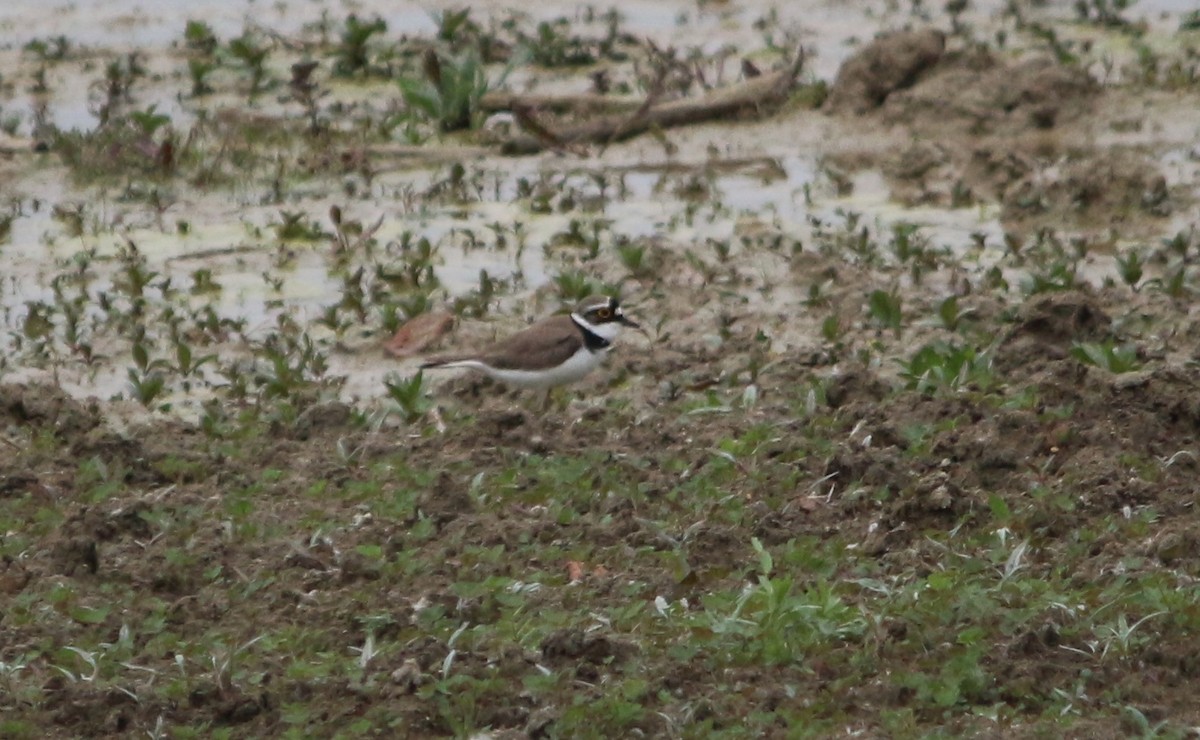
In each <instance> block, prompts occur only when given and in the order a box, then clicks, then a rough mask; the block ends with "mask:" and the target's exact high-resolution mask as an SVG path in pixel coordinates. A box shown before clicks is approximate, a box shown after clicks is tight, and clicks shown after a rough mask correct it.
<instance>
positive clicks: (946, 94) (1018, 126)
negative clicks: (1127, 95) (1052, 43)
mask: <svg viewBox="0 0 1200 740" xmlns="http://www.w3.org/2000/svg"><path fill="white" fill-rule="evenodd" d="M1098 94H1099V87H1098V86H1097V85H1096V83H1095V81H1093V80H1092V78H1091V77H1089V76H1088V75H1087V73H1086V72H1085V71H1083V70H1082V69H1079V68H1076V67H1067V66H1063V65H1060V64H1058V63H1057V62H1055V61H1054V60H1052V59H1049V58H1045V57H1038V58H1034V59H1030V60H1028V61H1023V62H1019V63H1016V64H1008V63H1006V62H1004V61H1002V60H1000V59H997V58H996V57H995V56H993V55H992V54H990V53H988V52H977V51H968V52H959V53H954V54H947V55H945V56H944V57H942V58H941V59H940V61H939V63H938V64H937V65H936V66H935V67H933V68H932V69H930V70H929V71H928V72H927V73H926V74H925V75H923V76H922V77H921V78H920V80H918V81H917V82H916V84H913V85H912V86H911V87H909V88H908V89H905V90H902V91H899V92H897V93H896V94H895V95H891V96H889V97H888V99H887V100H886V103H885V104H884V105H883V106H882V107H881V108H880V109H879V112H878V116H879V118H880V119H881V120H882V121H883V122H884V123H886V124H889V125H907V126H911V127H913V128H914V129H915V130H919V131H934V130H941V131H944V132H946V133H951V132H954V133H958V134H968V135H970V136H974V137H979V136H984V135H995V134H1006V135H1012V134H1017V133H1022V132H1025V131H1028V130H1030V129H1051V128H1054V127H1056V126H1058V125H1060V124H1063V123H1066V122H1069V121H1073V120H1076V119H1078V118H1079V117H1080V116H1082V115H1084V114H1086V113H1087V112H1088V111H1089V110H1090V109H1091V106H1092V103H1093V101H1094V99H1095V98H1096V96H1097V95H1098Z"/></svg>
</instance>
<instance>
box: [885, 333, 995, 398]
mask: <svg viewBox="0 0 1200 740" xmlns="http://www.w3.org/2000/svg"><path fill="white" fill-rule="evenodd" d="M900 365H901V368H902V370H901V372H900V376H901V377H902V378H904V379H905V381H906V383H907V385H908V387H909V388H913V389H915V390H919V391H921V392H924V393H932V392H934V391H936V390H938V389H941V388H947V389H951V390H954V389H958V388H962V387H964V386H967V385H975V386H977V387H979V388H982V389H985V390H986V389H987V388H989V387H990V386H991V384H992V382H993V378H992V356H991V353H990V352H986V351H984V352H980V351H978V350H976V349H975V348H974V347H968V346H963V345H957V344H947V343H945V342H934V343H932V344H927V345H925V346H924V347H922V348H921V349H919V350H917V352H916V353H915V354H914V355H913V356H912V357H911V358H909V359H908V360H901V361H900Z"/></svg>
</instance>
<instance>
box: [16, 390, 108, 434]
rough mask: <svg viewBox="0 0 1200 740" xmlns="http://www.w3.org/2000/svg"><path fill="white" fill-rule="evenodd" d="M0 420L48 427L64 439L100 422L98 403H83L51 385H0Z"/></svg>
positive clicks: (85, 431) (89, 428) (91, 427)
mask: <svg viewBox="0 0 1200 740" xmlns="http://www.w3.org/2000/svg"><path fill="white" fill-rule="evenodd" d="M0 423H8V424H17V425H32V426H36V427H39V428H45V427H49V428H51V429H53V430H54V432H55V433H57V434H60V435H62V436H63V437H64V438H70V437H77V436H81V435H82V434H85V433H87V432H89V431H91V430H93V429H95V428H96V427H98V426H100V425H101V423H102V418H101V416H100V412H99V410H98V408H97V406H96V405H95V404H94V403H93V404H90V405H87V406H85V405H84V404H82V403H80V402H79V401H77V400H75V399H74V398H71V397H70V396H68V395H67V393H66V391H64V390H62V389H61V388H55V387H54V386H51V385H0Z"/></svg>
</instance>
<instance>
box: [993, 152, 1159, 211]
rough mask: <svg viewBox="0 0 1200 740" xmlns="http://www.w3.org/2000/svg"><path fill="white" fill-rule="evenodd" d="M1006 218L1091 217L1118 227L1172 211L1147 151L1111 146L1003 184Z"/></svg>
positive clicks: (1156, 168) (1157, 171)
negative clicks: (1101, 154) (1100, 153)
mask: <svg viewBox="0 0 1200 740" xmlns="http://www.w3.org/2000/svg"><path fill="white" fill-rule="evenodd" d="M1002 199H1003V205H1004V208H1003V212H1002V218H1003V219H1004V220H1005V221H1007V222H1010V223H1029V224H1043V223H1047V222H1056V221H1057V222H1061V221H1067V222H1080V223H1082V222H1086V223H1087V224H1089V225H1090V226H1091V227H1093V228H1096V227H1102V226H1103V227H1116V226H1119V225H1121V224H1124V223H1128V222H1131V221H1134V220H1135V219H1137V218H1138V217H1139V216H1149V217H1155V218H1160V217H1164V216H1168V215H1170V214H1171V211H1172V205H1171V201H1170V194H1169V192H1168V190H1167V181H1166V179H1165V178H1164V177H1163V175H1162V173H1161V172H1159V170H1158V167H1157V166H1156V165H1155V164H1153V163H1151V162H1149V161H1148V160H1147V159H1146V157H1145V155H1143V154H1139V153H1136V152H1132V151H1128V150H1125V151H1122V150H1108V151H1107V152H1106V156H1104V157H1093V156H1084V157H1081V158H1077V159H1076V158H1072V159H1068V160H1067V161H1066V162H1064V163H1063V164H1061V165H1054V166H1051V167H1047V168H1045V169H1042V170H1039V171H1036V172H1030V173H1027V174H1026V175H1025V176H1024V177H1022V178H1021V179H1020V180H1018V181H1017V182H1015V183H1013V184H1012V186H1011V187H1005V188H1003V192H1002Z"/></svg>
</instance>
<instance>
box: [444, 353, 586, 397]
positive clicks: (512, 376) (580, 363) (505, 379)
mask: <svg viewBox="0 0 1200 740" xmlns="http://www.w3.org/2000/svg"><path fill="white" fill-rule="evenodd" d="M604 354H605V353H604V352H589V351H588V350H587V349H586V348H580V349H579V351H578V352H576V353H575V354H574V355H572V356H571V359H569V360H567V361H566V362H564V363H563V364H561V365H559V366H558V367H552V368H549V369H547V370H501V369H498V368H494V367H488V366H487V365H484V364H483V363H481V362H477V361H475V360H463V361H462V362H455V363H452V364H448V365H446V367H470V368H474V369H476V370H481V371H483V372H485V373H487V374H488V375H489V376H491V377H492V378H494V379H496V380H499V381H501V382H502V383H507V384H508V385H511V386H515V387H517V388H551V387H553V386H556V385H566V384H567V383H574V382H577V381H579V380H582V379H583V378H584V376H586V375H587V374H588V373H590V372H591V371H593V370H595V369H596V368H598V367H600V364H601V363H602V362H604Z"/></svg>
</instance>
